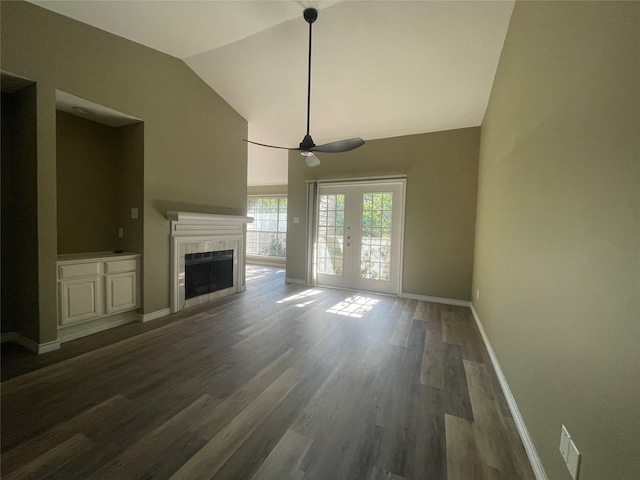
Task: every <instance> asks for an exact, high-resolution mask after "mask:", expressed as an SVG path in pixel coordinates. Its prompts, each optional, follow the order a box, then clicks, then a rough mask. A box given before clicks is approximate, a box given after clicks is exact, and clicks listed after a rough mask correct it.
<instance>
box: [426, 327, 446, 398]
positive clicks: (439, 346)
mask: <svg viewBox="0 0 640 480" xmlns="http://www.w3.org/2000/svg"><path fill="white" fill-rule="evenodd" d="M420 383H421V384H422V385H429V386H431V387H436V388H442V389H444V343H443V339H442V321H441V319H440V318H439V317H438V318H432V319H430V320H429V323H428V324H427V333H426V339H425V343H424V351H423V354H422V366H421V371H420Z"/></svg>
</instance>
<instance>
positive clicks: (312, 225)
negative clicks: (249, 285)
mask: <svg viewBox="0 0 640 480" xmlns="http://www.w3.org/2000/svg"><path fill="white" fill-rule="evenodd" d="M305 183H307V184H308V185H307V187H312V188H313V191H314V195H313V201H311V200H312V199H311V198H309V189H307V225H306V227H307V242H306V244H307V249H306V256H307V258H306V259H305V260H306V262H305V263H306V272H305V278H306V283H307V284H308V285H317V282H316V270H315V260H314V257H315V254H316V252H315V248H310V247H312V246H313V245H315V240H316V238H315V236H316V235H317V233H318V232H317V225H316V222H317V218H316V213H315V212H317V208H318V205H317V201H318V191H319V189H320V186H321V185H323V184H327V185H332V186H333V185H344V186H354V185H355V186H360V185H365V184H368V185H374V184H376V183H400V184H402V208H401V209H400V232H399V235H398V243H399V244H400V248H399V251H400V253H399V256H400V259H399V261H398V268H399V272H398V275H399V277H398V289H397V291H396V292H394V293H388V294H387V295H394V296H400V295H401V294H402V292H403V279H404V278H403V277H404V229H405V212H406V209H407V176H406V175H391V176H387V177H352V178H331V179H318V180H306V182H305ZM311 184H312V185H311ZM312 212H313V215H311V213H312ZM372 293H376V292H372Z"/></svg>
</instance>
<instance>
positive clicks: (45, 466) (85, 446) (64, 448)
mask: <svg viewBox="0 0 640 480" xmlns="http://www.w3.org/2000/svg"><path fill="white" fill-rule="evenodd" d="M93 446H94V443H93V442H92V441H91V440H89V439H88V438H87V437H85V436H84V435H83V434H81V433H78V434H76V435H74V436H73V437H71V438H69V439H68V440H66V441H64V442H62V443H61V444H59V445H57V446H55V447H53V448H52V449H50V450H48V451H47V452H45V453H43V454H42V455H40V456H38V457H36V458H34V459H33V460H31V461H30V462H28V463H26V464H25V465H23V466H21V467H20V468H17V469H16V470H14V471H13V472H11V473H9V474H8V475H4V474H3V475H2V478H4V479H5V480H18V479H20V480H22V479H27V478H28V479H29V480H39V479H42V478H45V477H46V476H48V475H49V474H50V473H51V471H52V470H56V469H57V468H59V467H60V466H62V465H64V464H65V463H67V462H68V461H69V460H71V459H72V458H73V457H76V456H78V455H80V454H82V453H83V452H86V451H87V450H90V449H91V448H93Z"/></svg>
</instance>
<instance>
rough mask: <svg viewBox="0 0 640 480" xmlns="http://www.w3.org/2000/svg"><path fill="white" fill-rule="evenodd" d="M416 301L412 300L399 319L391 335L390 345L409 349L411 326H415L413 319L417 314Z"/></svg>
mask: <svg viewBox="0 0 640 480" xmlns="http://www.w3.org/2000/svg"><path fill="white" fill-rule="evenodd" d="M415 306H416V301H415V300H410V301H409V302H408V304H407V305H406V307H405V309H404V311H403V312H402V313H401V314H400V316H399V317H398V322H397V323H396V328H395V330H394V331H393V335H391V340H389V343H390V344H391V345H395V346H397V347H404V348H406V347H407V342H408V341H409V334H410V333H411V325H412V324H413V317H414V313H415Z"/></svg>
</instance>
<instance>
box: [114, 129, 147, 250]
mask: <svg viewBox="0 0 640 480" xmlns="http://www.w3.org/2000/svg"><path fill="white" fill-rule="evenodd" d="M116 131H117V132H118V135H117V136H116V144H117V149H118V164H117V165H118V178H117V185H118V195H117V199H116V209H117V218H118V227H122V228H123V229H124V238H121V239H119V242H118V249H119V250H124V251H125V252H134V253H140V252H142V251H143V249H144V236H143V224H144V209H143V208H142V206H143V205H144V123H142V122H138V123H133V124H131V125H125V126H124V127H119V128H117V129H116ZM134 207H135V208H137V209H138V218H137V219H133V218H131V209H132V208H134Z"/></svg>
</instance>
